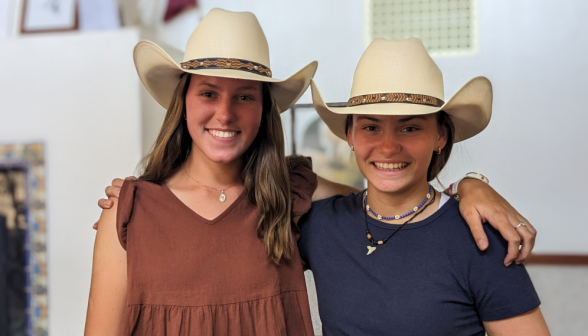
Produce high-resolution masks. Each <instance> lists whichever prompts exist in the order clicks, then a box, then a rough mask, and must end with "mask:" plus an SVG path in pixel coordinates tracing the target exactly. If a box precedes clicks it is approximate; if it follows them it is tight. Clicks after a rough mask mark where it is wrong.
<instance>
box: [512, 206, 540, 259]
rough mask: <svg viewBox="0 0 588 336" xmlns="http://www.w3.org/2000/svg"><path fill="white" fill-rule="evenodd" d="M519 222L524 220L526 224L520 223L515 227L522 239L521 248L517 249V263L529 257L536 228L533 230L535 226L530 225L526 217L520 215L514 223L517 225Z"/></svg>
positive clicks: (533, 243) (533, 244)
mask: <svg viewBox="0 0 588 336" xmlns="http://www.w3.org/2000/svg"><path fill="white" fill-rule="evenodd" d="M521 222H525V224H526V225H525V226H523V225H521V226H519V227H518V228H516V231H517V233H518V234H519V236H520V237H521V241H522V246H521V250H520V251H519V255H518V256H517V258H516V259H515V262H516V263H517V264H521V263H522V262H523V261H525V259H527V257H529V255H530V254H531V251H532V250H533V247H534V246H535V238H536V237H537V230H535V228H534V227H533V226H532V225H531V223H529V221H528V220H527V219H525V218H524V217H521V218H520V220H519V221H518V222H517V224H516V225H518V224H519V223H521ZM515 227H516V226H515Z"/></svg>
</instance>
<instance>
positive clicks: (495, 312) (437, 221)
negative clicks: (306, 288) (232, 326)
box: [298, 193, 540, 336]
mask: <svg viewBox="0 0 588 336" xmlns="http://www.w3.org/2000/svg"><path fill="white" fill-rule="evenodd" d="M361 201H362V193H358V194H350V195H349V196H347V197H344V196H335V197H331V198H328V199H325V200H321V201H318V202H314V203H313V206H312V209H311V211H310V212H309V213H308V214H307V215H305V216H304V217H303V218H302V219H301V221H300V222H299V224H300V225H301V237H300V240H299V242H298V248H299V250H300V255H301V256H302V258H303V259H304V261H305V262H306V267H307V268H309V269H312V271H313V274H314V279H315V283H316V289H317V296H318V305H319V313H320V317H321V320H322V323H323V335H324V336H329V335H436V336H438V335H484V326H483V324H482V321H493V320H500V319H505V318H508V317H512V316H516V315H520V314H522V313H525V312H527V311H530V310H532V309H534V308H536V307H538V306H539V304H540V301H539V298H538V296H537V293H536V292H535V289H534V287H533V284H532V282H531V279H530V278H529V275H528V274H527V271H526V269H525V267H524V266H522V265H515V264H513V265H511V266H510V267H505V266H504V264H503V260H504V257H505V256H506V253H507V242H506V241H505V240H504V239H502V237H501V236H500V233H498V232H497V231H495V230H494V229H493V228H492V227H490V226H489V225H484V230H485V231H486V234H487V235H488V240H489V243H490V246H489V247H488V249H487V250H486V251H485V252H481V251H479V250H478V248H477V246H476V243H475V242H474V239H473V237H472V235H471V233H470V230H469V227H468V226H467V224H466V222H465V221H464V220H463V218H462V217H461V215H460V213H459V209H458V203H457V202H456V201H455V200H453V199H450V200H449V201H447V203H445V204H444V205H443V206H442V207H441V208H440V209H439V210H437V211H436V212H435V213H434V214H433V215H431V216H430V217H428V218H426V219H424V220H423V221H420V222H415V223H411V224H407V225H406V226H405V227H403V228H402V230H400V231H399V232H398V233H397V234H396V235H395V236H393V237H392V238H391V239H390V240H389V241H388V242H387V243H386V244H384V245H382V246H378V247H377V249H376V250H375V251H374V252H373V253H372V254H370V255H366V253H367V251H368V250H367V246H368V245H371V244H370V243H369V241H368V240H367V238H366V230H365V217H364V212H363V208H362V205H361ZM417 218H418V217H417ZM368 222H369V227H370V231H371V233H372V235H373V237H374V238H375V239H377V240H382V239H384V238H386V237H388V236H389V235H390V234H391V233H392V232H393V230H396V229H398V227H399V226H398V225H392V224H387V223H383V222H379V221H377V220H375V219H372V218H371V217H369V216H368Z"/></svg>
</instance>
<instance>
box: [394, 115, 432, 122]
mask: <svg viewBox="0 0 588 336" xmlns="http://www.w3.org/2000/svg"><path fill="white" fill-rule="evenodd" d="M412 119H422V120H427V117H425V116H424V115H413V116H408V117H406V118H402V119H400V120H398V121H399V122H407V121H410V120H412Z"/></svg>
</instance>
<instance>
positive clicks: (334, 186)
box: [312, 176, 359, 201]
mask: <svg viewBox="0 0 588 336" xmlns="http://www.w3.org/2000/svg"><path fill="white" fill-rule="evenodd" d="M317 179H318V185H317V187H316V190H315V191H314V193H313V194H312V200H313V201H318V200H321V199H325V198H329V197H332V196H335V195H349V193H354V192H358V191H359V190H357V189H355V188H353V187H350V186H348V185H344V184H340V183H335V182H331V181H329V180H325V179H324V178H322V177H320V176H317Z"/></svg>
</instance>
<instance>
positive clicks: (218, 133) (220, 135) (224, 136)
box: [208, 130, 237, 138]
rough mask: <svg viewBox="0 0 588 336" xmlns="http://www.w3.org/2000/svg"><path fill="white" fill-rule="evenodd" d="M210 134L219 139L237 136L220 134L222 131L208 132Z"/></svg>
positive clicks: (225, 133)
mask: <svg viewBox="0 0 588 336" xmlns="http://www.w3.org/2000/svg"><path fill="white" fill-rule="evenodd" d="M208 131H209V132H210V134H212V135H214V136H216V137H219V138H232V137H234V136H235V135H237V132H222V131H216V130H208Z"/></svg>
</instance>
